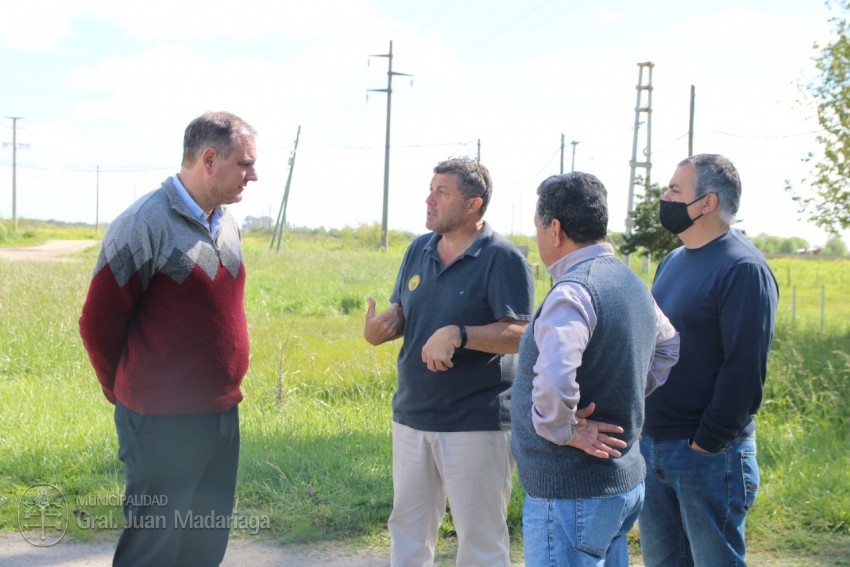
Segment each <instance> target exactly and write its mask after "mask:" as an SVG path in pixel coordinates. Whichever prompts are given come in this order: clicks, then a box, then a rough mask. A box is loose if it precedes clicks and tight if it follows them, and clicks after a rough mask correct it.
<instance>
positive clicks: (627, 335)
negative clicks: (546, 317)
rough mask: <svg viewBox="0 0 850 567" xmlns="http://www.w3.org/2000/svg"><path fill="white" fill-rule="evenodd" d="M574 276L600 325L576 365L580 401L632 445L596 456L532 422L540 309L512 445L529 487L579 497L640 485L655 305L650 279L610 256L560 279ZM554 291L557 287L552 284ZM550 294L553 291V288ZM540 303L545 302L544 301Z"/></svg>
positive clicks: (523, 354)
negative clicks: (546, 434) (547, 435)
mask: <svg viewBox="0 0 850 567" xmlns="http://www.w3.org/2000/svg"><path fill="white" fill-rule="evenodd" d="M568 281H570V282H576V283H578V284H581V285H582V286H584V287H585V288H586V289H587V290H588V291H589V293H590V297H591V299H592V301H593V308H594V310H595V311H596V315H597V324H596V328H595V330H594V332H593V335H592V337H591V339H590V342H589V344H588V346H587V348H586V350H585V352H584V354H583V356H582V363H581V366H580V367H579V369H578V371H577V381H578V384H579V387H580V390H581V400H580V401H579V407H580V408H581V407H585V406H587V405H588V404H589V403H590V402H595V403H596V411H595V412H594V414H593V415H592V416H591V418H590V419H593V420H596V421H603V422H607V423H613V424H616V425H620V426H622V427H623V429H624V430H625V432H624V433H623V434H622V435H618V436H617V437H619V438H621V439H623V440H624V441H626V442H627V443H628V447H627V448H625V449H623V450H622V451H621V452H622V457H619V458H609V459H599V458H596V457H592V456H590V455H588V454H586V453H585V452H584V451H582V450H580V449H575V448H573V447H570V446H567V445H556V444H554V443H552V442H550V441H548V440H546V439H544V438H543V437H541V436H539V435H538V434H537V432H536V431H535V430H534V425H533V423H532V421H531V409H532V403H531V391H532V387H533V386H532V381H533V380H534V364H535V362H536V361H537V357H538V355H539V351H538V349H537V344H536V343H535V340H534V325H535V323H536V321H537V317H538V316H539V314H540V310H539V308H538V311H537V313H535V315H534V319H532V321H531V324H529V326H528V328H527V329H526V332H525V334H524V335H523V337H522V340H521V342H520V346H519V369H518V372H517V376H516V379H515V380H514V384H513V387H512V390H511V423H512V427H511V430H512V439H511V449H512V451H513V454H514V457H515V459H516V462H517V471H518V473H519V480H520V483H521V484H522V486H523V488H524V489H525V491H526V493H528V494H529V495H531V496H534V497H538V498H559V499H576V498H592V497H598V496H607V495H613V494H618V493H621V492H626V491H628V490H631V489H632V488H634V487H635V486H637V485H638V484H640V483H641V482H642V481H643V479H644V477H645V475H646V466H645V464H644V461H643V458H642V457H641V454H640V448H639V446H638V445H637V440H638V438H639V435H640V431H641V428H642V426H643V416H644V387H645V384H646V377H647V374H648V372H649V366H650V363H651V361H652V356H653V353H654V350H655V308H654V305H653V301H652V296H651V295H650V292H649V289H648V288H647V286H646V284H645V283H644V282H643V281H642V280H641V279H640V278H639V277H638V276H637V275H636V274H635V273H634V272H633V271H632V270H631V269H629V268H628V267H627V266H625V265H624V264H623V263H622V262H620V261H619V260H618V259H617V258H616V257H613V256H602V257H597V258H592V259H590V260H587V261H584V262H581V263H579V264H577V265H575V266H573V267H572V268H570V269H569V270H568V271H567V272H566V273H565V274H564V276H563V277H562V278H561V279H560V280H559V281H558V282H557V283H556V284H555V285H556V286H557V285H559V284H561V283H563V282H568ZM553 289H554V288H553ZM550 293H551V290H550ZM541 305H542V304H541Z"/></svg>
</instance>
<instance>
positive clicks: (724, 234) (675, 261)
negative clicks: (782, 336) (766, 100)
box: [638, 154, 779, 567]
mask: <svg viewBox="0 0 850 567" xmlns="http://www.w3.org/2000/svg"><path fill="white" fill-rule="evenodd" d="M740 197H741V182H740V178H739V176H738V172H737V170H736V169H735V166H734V165H733V164H732V163H731V162H730V161H729V160H728V159H727V158H725V157H723V156H720V155H716V154H702V155H697V156H693V157H690V158H687V159H685V160H683V161H682V162H680V163H679V165H678V168H677V169H676V171H675V173H674V174H673V177H672V178H671V179H670V184H669V188H668V190H667V192H666V193H665V194H664V196H663V197H662V201H661V209H660V215H661V224H662V225H663V226H664V228H666V229H667V230H669V231H671V232H673V233H675V234H677V235H678V236H679V239H680V240H681V241H682V244H683V245H684V246H681V247H679V248H677V249H676V250H673V251H672V252H671V253H670V254H669V255H667V257H666V258H664V260H662V262H661V264H659V266H658V270H657V272H656V274H655V279H654V281H653V284H652V294H653V296H654V297H655V300H656V302H657V303H658V305H659V307H661V310H662V311H663V312H664V313H665V314H666V315H667V317H668V318H669V319H670V322H671V323H672V324H673V326H674V327H675V328H676V329H677V330H678V331H679V333H680V336H681V349H680V354H679V362H678V363H677V365H676V366H674V367H673V369H672V370H671V372H670V376H669V378H668V380H667V384H666V385H665V386H664V388H660V389H658V390H656V391H655V392H654V393H653V394H652V395H651V396H649V397H648V398H647V400H646V420H645V423H644V429H643V436H642V439H641V452H642V454H643V456H644V459H645V460H646V466H647V477H646V496H645V501H644V507H643V510H642V512H641V515H640V519H639V522H638V523H639V526H640V536H641V550H642V554H643V560H644V563H645V565H646V566H647V567H655V566H662V565H674V564H675V565H743V564H745V554H746V544H745V538H744V527H745V521H746V514H747V511H748V510H749V508H750V507H751V506H752V504H753V502H754V501H755V497H756V492H757V491H758V485H759V470H758V463H757V462H756V441H755V421H754V418H755V415H756V413H757V412H758V410H759V407H760V405H761V401H762V389H763V386H764V381H765V376H766V370H767V357H768V353H769V352H770V346H771V342H772V340H773V328H774V321H775V317H776V306H777V303H778V299H779V292H778V288H777V284H776V279H775V277H774V275H773V273H772V272H771V270H770V267H769V266H768V264H767V261H766V260H765V258H764V256H763V255H762V254H761V253H760V252H759V251H758V250H757V249H756V248H755V247H754V246H753V245H752V244H750V242H749V241H748V240H747V239H746V237H744V236H743V235H742V234H741V233H740V232H739V231H738V230H736V229H733V228H730V227H731V225H732V223H733V222H734V221H735V214H736V213H737V212H738V205H739V202H740ZM682 561H684V562H682Z"/></svg>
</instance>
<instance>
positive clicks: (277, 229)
mask: <svg viewBox="0 0 850 567" xmlns="http://www.w3.org/2000/svg"><path fill="white" fill-rule="evenodd" d="M300 137H301V125H299V126H298V130H297V131H296V132H295V145H294V146H293V148H292V153H291V154H289V174H288V175H287V176H286V188H285V189H284V190H283V199H281V201H280V210H279V211H278V213H277V221H276V222H275V225H274V231H273V232H272V241H271V243H270V244H269V250H271V249H272V247H273V246H274V244H275V239H277V250H278V251H280V241H281V238H283V231H284V230H285V229H286V205H287V203H288V202H289V186H290V184H291V183H292V170H293V169H295V152H296V151H298V139H299V138H300Z"/></svg>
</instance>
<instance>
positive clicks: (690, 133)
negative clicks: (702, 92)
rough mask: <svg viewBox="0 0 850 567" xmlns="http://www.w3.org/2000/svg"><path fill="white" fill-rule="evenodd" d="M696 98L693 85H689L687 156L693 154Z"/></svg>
mask: <svg viewBox="0 0 850 567" xmlns="http://www.w3.org/2000/svg"><path fill="white" fill-rule="evenodd" d="M695 99H696V94H695V91H694V86H693V85H691V112H690V118H689V119H688V157H690V156H692V155H694V100H695Z"/></svg>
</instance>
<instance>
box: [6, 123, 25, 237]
mask: <svg viewBox="0 0 850 567" xmlns="http://www.w3.org/2000/svg"><path fill="white" fill-rule="evenodd" d="M6 118H8V119H9V120H11V121H12V226H13V228H14V230H15V231H17V230H18V120H20V119H21V118H22V117H21V116H7V117H6Z"/></svg>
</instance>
